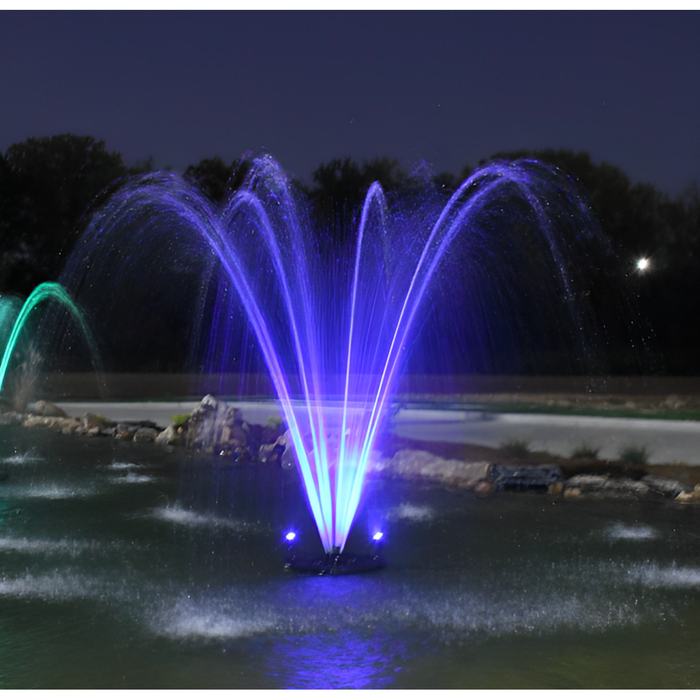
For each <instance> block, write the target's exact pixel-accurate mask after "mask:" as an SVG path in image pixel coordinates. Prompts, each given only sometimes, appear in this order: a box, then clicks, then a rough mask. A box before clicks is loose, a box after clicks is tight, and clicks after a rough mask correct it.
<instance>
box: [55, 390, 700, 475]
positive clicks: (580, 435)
mask: <svg viewBox="0 0 700 700" xmlns="http://www.w3.org/2000/svg"><path fill="white" fill-rule="evenodd" d="M196 405H197V402H195V401H190V402H188V401H182V402H162V403H155V402H154V403H149V402H128V403H126V402H123V403H121V402H120V403H100V402H91V403H86V402H83V403H61V404H60V406H61V407H62V408H63V409H64V410H65V411H66V412H67V413H68V414H69V415H71V416H76V417H80V416H81V415H83V414H84V413H88V412H90V413H99V414H101V415H103V416H105V417H107V418H110V419H112V420H152V421H154V422H156V423H157V424H158V425H161V426H163V427H165V426H167V425H169V424H170V423H171V422H172V416H173V415H175V414H187V413H190V412H191V411H192V409H193V408H194V407H195V406H196ZM235 405H236V406H238V407H239V408H241V410H242V411H243V415H244V417H245V418H246V419H247V420H249V421H251V422H253V423H263V424H264V423H265V422H266V419H267V417H268V416H270V415H275V414H276V415H279V409H278V408H277V405H276V404H275V403H274V402H264V403H255V402H240V403H238V402H237V403H235ZM391 426H392V430H393V431H394V432H395V433H396V434H397V435H399V436H402V437H411V438H416V439H419V440H434V441H444V442H456V443H470V444H474V445H483V446H485V447H499V446H501V445H502V444H503V443H504V442H507V441H511V440H522V441H525V442H527V443H528V446H529V448H530V449H532V450H545V451H547V452H550V453H552V454H555V455H561V456H564V457H568V456H570V455H571V452H572V451H573V450H574V449H576V448H577V447H580V446H582V445H587V446H589V447H591V448H593V449H598V450H599V452H598V456H599V457H600V458H602V459H617V457H618V456H619V453H620V450H621V449H623V448H625V447H627V446H635V447H638V448H639V447H644V448H646V449H647V451H648V452H649V455H650V456H649V462H650V463H652V464H664V463H673V462H685V463H686V464H689V465H694V466H700V422H695V421H662V420H647V419H639V418H589V417H570V416H550V415H529V414H515V413H482V412H479V411H463V410H454V411H449V410H431V409H417V408H411V409H401V410H400V411H398V413H397V414H396V415H394V416H393V417H392V421H391Z"/></svg>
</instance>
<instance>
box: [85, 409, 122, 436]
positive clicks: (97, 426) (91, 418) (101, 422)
mask: <svg viewBox="0 0 700 700" xmlns="http://www.w3.org/2000/svg"><path fill="white" fill-rule="evenodd" d="M116 427H117V424H116V423H115V422H114V421H110V420H107V419H106V418H105V417H104V416H98V415H96V414H94V413H86V414H85V415H83V416H82V417H81V419H80V431H79V432H81V433H83V434H85V435H104V433H103V431H105V430H107V429H109V428H116Z"/></svg>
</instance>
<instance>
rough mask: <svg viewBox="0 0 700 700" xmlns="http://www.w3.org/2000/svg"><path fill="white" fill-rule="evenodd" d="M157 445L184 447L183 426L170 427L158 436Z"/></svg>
mask: <svg viewBox="0 0 700 700" xmlns="http://www.w3.org/2000/svg"><path fill="white" fill-rule="evenodd" d="M155 442H156V444H157V445H184V444H185V431H184V429H183V428H182V427H181V426H178V427H175V426H174V425H169V426H168V427H167V428H166V429H165V430H162V431H161V432H160V433H158V435H157V436H156V439H155Z"/></svg>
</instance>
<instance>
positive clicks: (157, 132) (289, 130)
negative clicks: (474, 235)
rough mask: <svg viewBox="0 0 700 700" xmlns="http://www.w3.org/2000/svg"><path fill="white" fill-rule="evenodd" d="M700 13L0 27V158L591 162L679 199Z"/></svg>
mask: <svg viewBox="0 0 700 700" xmlns="http://www.w3.org/2000/svg"><path fill="white" fill-rule="evenodd" d="M698 76H700V12H697V11H695V12H669V13H666V12H635V11H623V12H573V11H570V12H524V13H520V12H478V11H462V12H443V11H440V12H408V11H396V10H395V11H387V12H384V11H382V12H367V11H362V12H328V11H322V12H300V11H296V12H279V11H263V12H247V11H229V12H179V11H178V12H176V11H172V12H167V11H160V12H131V11H129V12H97V11H83V12H66V11H63V12H37V11H33V12H10V11H4V12H2V13H0V150H2V151H3V152H4V151H5V149H7V147H8V146H10V145H11V144H12V143H15V142H18V141H22V140H24V139H26V138H29V137H32V136H50V135H52V134H60V133H64V132H72V133H74V134H78V135H91V136H94V137H96V138H98V139H103V140H104V141H105V142H106V145H107V148H108V149H109V150H113V151H119V152H120V153H121V154H122V155H123V157H124V160H125V162H126V163H127V164H128V165H132V164H134V163H135V162H136V161H137V160H140V159H144V158H147V157H149V156H153V158H154V159H155V165H156V167H158V168H164V167H170V168H172V169H174V170H176V171H182V170H184V169H185V168H186V167H187V166H188V165H190V164H196V163H198V162H199V161H200V160H201V159H202V158H208V157H213V156H215V155H219V156H221V157H222V158H223V159H224V160H225V161H227V162H230V161H231V160H233V159H234V158H235V157H237V156H239V155H241V154H242V153H243V152H245V151H248V150H257V149H261V148H262V149H265V150H267V151H268V152H270V153H271V154H272V155H273V156H275V158H277V160H279V161H280V163H281V164H282V165H283V167H284V168H285V169H286V170H287V171H289V172H290V173H291V174H293V175H295V176H297V177H299V178H300V179H302V180H304V181H306V182H310V178H311V173H312V172H313V170H314V169H315V168H316V167H317V166H318V165H319V164H321V163H323V162H327V161H328V160H330V159H331V158H334V157H346V156H350V157H352V158H354V159H356V160H357V161H360V162H361V161H362V160H364V159H370V158H373V157H375V156H384V155H386V156H389V157H391V158H396V159H398V160H399V161H400V162H401V164H402V165H403V166H404V167H405V168H406V169H408V170H410V169H411V167H413V166H416V165H418V164H419V163H421V162H422V161H426V162H427V163H428V164H430V165H431V166H432V167H433V168H434V169H435V170H437V171H444V170H447V171H451V172H453V173H455V174H459V173H460V172H461V170H462V168H463V167H464V166H465V165H467V164H469V165H471V166H474V165H476V164H477V162H478V161H479V160H480V159H482V158H486V157H488V156H490V155H492V154H493V153H495V152H497V151H503V150H510V149H518V148H570V149H574V150H580V149H582V150H587V151H588V152H589V153H590V154H591V156H592V157H593V160H594V161H595V162H601V161H608V162H609V163H612V164H614V165H617V166H619V167H620V168H622V169H623V170H624V171H625V172H626V173H627V174H628V175H629V176H630V178H631V179H632V181H633V182H638V181H643V182H650V183H652V184H654V185H656V186H657V187H659V188H660V189H661V190H663V191H666V192H668V193H669V194H671V195H673V196H676V195H678V194H679V193H680V192H681V191H682V190H683V189H684V188H685V187H687V186H688V185H689V184H690V183H691V182H692V181H693V180H700V82H699V77H698Z"/></svg>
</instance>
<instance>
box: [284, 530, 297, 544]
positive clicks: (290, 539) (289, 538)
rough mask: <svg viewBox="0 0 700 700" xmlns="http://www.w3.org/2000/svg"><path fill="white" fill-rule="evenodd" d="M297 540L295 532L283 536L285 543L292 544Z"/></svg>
mask: <svg viewBox="0 0 700 700" xmlns="http://www.w3.org/2000/svg"><path fill="white" fill-rule="evenodd" d="M296 538H297V535H296V532H288V533H287V534H286V535H285V536H284V539H285V540H287V542H294V540H295V539H296Z"/></svg>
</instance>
